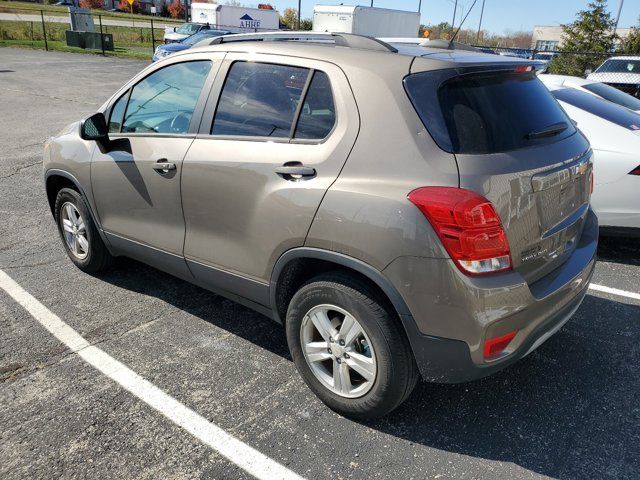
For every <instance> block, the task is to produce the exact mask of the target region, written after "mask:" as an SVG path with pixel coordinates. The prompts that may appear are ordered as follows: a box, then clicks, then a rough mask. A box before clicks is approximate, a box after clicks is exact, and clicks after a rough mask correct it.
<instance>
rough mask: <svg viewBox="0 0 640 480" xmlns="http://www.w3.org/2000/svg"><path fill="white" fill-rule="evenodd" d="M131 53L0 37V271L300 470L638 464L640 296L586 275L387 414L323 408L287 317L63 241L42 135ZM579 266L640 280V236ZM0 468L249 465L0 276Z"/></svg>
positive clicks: (403, 471) (215, 470)
mask: <svg viewBox="0 0 640 480" xmlns="http://www.w3.org/2000/svg"><path fill="white" fill-rule="evenodd" d="M144 65H146V63H145V62H139V61H130V60H121V59H109V58H107V59H105V58H102V57H98V56H93V55H74V54H63V53H52V52H49V53H47V52H43V51H29V50H18V49H8V48H1V49H0V145H1V146H2V149H1V150H0V167H1V170H0V270H1V271H3V272H5V273H6V275H8V276H10V277H11V278H12V279H13V280H14V281H15V282H17V283H18V284H19V285H20V286H21V287H22V288H23V289H24V290H26V291H27V292H29V293H30V294H31V295H33V297H35V299H37V300H38V301H39V302H41V303H42V304H43V305H44V306H46V308H47V309H49V310H50V311H51V312H53V313H54V314H55V315H57V316H58V317H59V318H60V319H61V320H63V321H64V322H66V323H67V324H68V325H70V326H71V327H72V328H73V329H74V330H75V331H76V332H78V333H79V334H80V335H82V336H83V337H84V338H85V339H86V340H87V341H88V342H90V343H91V344H92V345H95V346H97V347H99V348H100V349H101V350H102V351H104V352H106V353H107V354H108V355H110V356H111V357H113V358H114V359H117V360H118V361H120V362H122V363H123V364H124V365H126V366H127V367H128V368H129V369H131V370H132V371H133V372H135V373H137V374H138V375H140V376H141V377H142V378H144V379H146V380H147V381H149V382H151V383H152V384H153V385H155V386H156V387H158V388H159V389H161V390H162V391H163V392H165V393H166V394H167V395H169V396H170V397H172V398H173V399H175V400H177V401H178V402H180V403H181V404H182V405H184V406H186V407H188V408H189V409H191V410H192V411H194V412H196V413H197V414H199V415H200V417H202V418H203V419H205V420H206V421H207V422H209V423H211V424H213V425H217V426H218V427H220V428H222V429H224V431H226V432H227V433H229V434H231V435H233V436H234V437H235V438H237V439H239V440H241V441H242V442H244V444H246V445H248V446H250V447H253V448H254V449H255V450H257V451H258V452H260V453H261V454H263V455H265V456H267V457H268V458H270V459H271V460H273V461H275V462H277V463H278V464H280V465H282V466H283V467H285V468H286V469H289V470H290V471H291V472H295V473H296V474H298V475H300V476H302V477H305V478H309V479H325V478H357V479H372V478H407V479H410V478H415V479H422V478H505V479H512V478H531V477H539V476H541V477H544V476H548V477H555V478H616V479H618V478H638V477H640V402H639V401H638V398H639V396H640V375H639V374H638V371H639V368H640V300H638V299H637V298H633V297H629V296H624V295H615V294H608V293H604V292H603V291H598V290H591V291H590V293H589V295H588V296H587V297H586V299H585V301H584V303H583V305H582V306H581V307H580V309H579V310H578V312H577V313H576V315H575V317H574V318H573V319H572V320H571V321H570V322H569V323H568V324H567V325H566V326H565V327H564V328H563V329H562V330H561V331H560V332H559V333H558V334H556V335H555V336H554V337H552V338H551V339H550V340H548V341H547V342H546V343H545V344H544V345H543V346H542V347H540V348H539V349H538V350H537V351H535V352H534V353H533V354H531V355H530V356H529V357H527V358H525V359H524V360H523V361H521V362H519V363H517V364H516V365H514V366H512V367H511V368H509V369H507V370H505V371H503V372H501V373H499V374H497V375H495V376H493V377H491V378H487V379H484V380H481V381H477V382H474V383H469V384H463V385H430V384H420V385H419V386H418V387H417V388H416V390H415V391H414V393H413V394H412V396H411V397H410V398H409V400H408V401H407V402H406V403H405V404H404V405H403V406H401V407H400V408H399V409H398V410H396V411H395V412H394V413H393V414H391V415H390V416H388V417H386V418H384V419H382V420H379V421H375V422H370V423H357V422H353V421H351V420H347V419H345V418H342V417H340V416H339V415H337V414H335V413H333V412H332V411H330V410H328V409H327V408H326V407H325V406H324V405H323V404H322V403H321V402H320V401H319V400H318V399H317V398H316V397H315V396H314V395H313V394H312V393H311V392H310V391H309V390H308V389H307V388H306V386H305V385H304V383H303V382H302V380H301V379H300V378H299V376H298V374H297V372H296V370H295V367H294V365H293V363H292V362H291V360H290V358H289V356H288V352H287V346H286V341H285V338H284V332H283V330H282V329H281V328H280V327H279V326H277V325H276V324H274V323H272V322H271V321H269V320H267V319H266V318H265V317H262V316H260V315H258V314H256V313H254V312H252V311H250V310H248V309H246V308H244V307H241V306H239V305H238V304H235V303H233V302H231V301H229V300H226V299H224V298H222V297H219V296H216V295H214V294H212V293H208V292H206V291H204V290H202V289H200V288H198V287H195V286H192V285H190V284H188V283H185V282H183V281H181V280H178V279H175V278H172V277H170V276H168V275H165V274H163V273H161V272H159V271H157V270H155V269H152V268H149V267H146V266H144V265H142V264H139V263H136V262H133V261H126V260H122V261H120V262H119V263H118V265H117V266H116V267H115V268H114V269H112V270H111V271H109V272H108V273H105V274H102V275H100V276H95V277H93V276H89V275H86V274H83V273H81V272H80V271H79V270H77V269H76V268H75V267H74V266H73V265H72V263H71V262H70V261H69V260H68V259H67V257H66V254H65V252H64V250H63V247H62V244H61V243H60V240H59V237H58V234H57V232H56V228H55V225H54V222H53V220H52V218H51V214H50V211H49V207H48V205H47V201H46V198H45V195H44V190H43V182H42V171H41V166H42V165H41V153H42V144H43V142H44V141H45V140H46V138H47V137H48V136H50V135H53V134H55V133H57V132H58V131H59V130H61V129H62V127H64V126H65V125H66V124H67V123H69V122H71V121H73V120H76V119H78V118H80V117H82V116H84V115H87V114H90V113H92V112H94V111H95V110H96V109H97V108H98V107H99V106H100V105H101V104H102V102H103V101H104V100H106V99H107V98H108V97H109V96H110V94H111V93H112V92H113V91H115V89H116V88H117V87H119V86H120V85H121V84H122V83H124V82H125V81H126V80H127V79H129V78H130V77H131V76H133V74H135V73H136V72H137V71H139V70H140V69H141V68H142V67H144ZM599 256H600V261H599V263H598V266H597V268H596V273H595V277H594V283H595V284H597V285H602V286H605V287H609V288H614V289H620V290H623V291H626V292H635V293H640V241H633V240H626V239H617V240H610V239H607V240H604V241H603V242H602V243H601V246H600V248H599ZM0 328H1V329H2V337H1V340H0V405H1V408H0V458H1V459H2V461H1V462H0V477H1V478H3V479H13V478H15V479H23V478H47V479H49V478H54V477H55V478H89V477H91V478H126V479H130V478H206V479H226V478H232V479H235V478H250V477H249V474H248V473H247V472H246V471H245V470H243V469H242V468H240V467H239V466H238V465H236V464H235V463H233V462H231V461H229V460H227V459H226V458H225V457H224V456H222V455H221V454H220V453H219V452H218V451H216V449H214V448H211V446H210V445H207V444H206V443H204V442H202V441H200V440H198V439H197V438H196V437H194V436H192V435H191V434H190V433H188V432H187V431H185V429H184V428H181V427H180V426H178V425H176V423H174V422H173V421H172V420H171V419H170V418H167V416H165V415H162V414H161V413H159V412H158V411H157V410H155V409H153V408H151V407H150V406H149V405H148V404H146V403H145V402H143V401H141V400H140V399H138V398H137V397H135V396H134V395H132V394H131V393H130V392H129V391H127V390H126V389H124V388H122V387H121V386H120V385H119V384H117V383H115V382H114V381H112V380H111V379H110V378H109V377H108V376H105V375H103V374H102V373H100V372H99V371H98V370H96V369H94V368H93V367H92V366H90V365H89V364H88V363H86V362H85V361H84V360H83V359H82V358H81V356H80V355H78V354H77V353H74V352H71V351H69V349H68V348H67V347H65V345H64V344H62V343H61V342H60V341H59V340H58V339H57V338H56V337H54V336H53V335H52V334H51V333H50V332H49V331H47V330H46V329H45V328H44V327H43V326H42V325H41V324H40V323H39V322H38V321H37V320H36V319H35V318H34V317H33V316H32V315H31V314H29V313H28V312H27V310H25V309H24V308H23V307H22V306H21V305H19V304H18V303H16V301H14V299H13V298H12V297H11V296H9V295H8V294H7V293H6V292H5V291H4V290H3V289H0Z"/></svg>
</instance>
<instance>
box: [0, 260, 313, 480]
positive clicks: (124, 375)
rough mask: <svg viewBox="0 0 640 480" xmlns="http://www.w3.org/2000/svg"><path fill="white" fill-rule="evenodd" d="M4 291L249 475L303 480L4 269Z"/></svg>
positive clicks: (94, 364)
mask: <svg viewBox="0 0 640 480" xmlns="http://www.w3.org/2000/svg"><path fill="white" fill-rule="evenodd" d="M0 288H2V289H3V290H4V291H5V292H7V293H8V294H9V295H10V296H11V297H12V298H13V299H14V300H15V301H16V302H18V303H19V304H20V305H21V306H22V307H23V308H24V309H25V310H26V311H27V312H29V313H30V314H31V316H32V317H33V318H35V319H36V320H37V321H38V322H39V323H40V324H41V325H42V326H43V327H45V328H46V329H47V330H48V331H49V332H51V333H52V334H53V335H54V336H55V337H56V338H57V339H58V340H60V341H61V342H62V343H64V344H65V345H66V346H67V347H68V348H69V349H70V350H71V351H73V352H76V353H77V354H78V355H79V356H80V357H81V358H82V359H83V360H84V361H85V362H87V363H88V364H89V365H91V366H92V367H94V368H96V369H98V370H100V371H101V372H102V373H103V374H104V375H106V376H107V377H109V378H110V379H112V380H113V381H115V382H116V383H118V384H119V385H120V386H122V387H123V388H124V389H125V390H127V391H129V392H131V393H132V394H133V395H135V396H136V397H138V398H139V399H140V400H142V401H143V402H144V403H146V404H147V405H149V406H150V407H152V408H154V409H155V410H157V411H158V412H160V413H162V414H163V415H164V416H165V417H167V418H168V419H169V420H171V421H172V422H173V423H175V424H176V425H178V426H179V427H181V428H183V429H184V430H186V431H187V432H189V433H190V434H191V435H193V436H194V437H196V438H197V439H198V440H200V441H201V442H203V443H204V444H206V445H209V446H210V447H211V448H213V449H214V450H215V451H217V452H218V453H220V454H221V455H223V456H224V457H226V458H227V459H228V460H229V461H231V462H233V463H234V464H236V465H237V466H239V467H240V468H242V469H243V470H245V471H246V472H247V473H249V474H251V475H253V476H254V477H256V478H258V479H265V480H267V479H269V480H272V479H283V480H294V479H295V480H302V477H300V476H299V475H297V474H296V473H294V472H292V471H291V470H289V469H287V468H286V467H284V466H283V465H280V464H279V463H278V462H276V461H275V460H272V459H271V458H269V457H267V456H266V455H263V454H262V453H260V452H258V451H257V450H255V449H254V448H252V447H250V446H249V445H247V444H246V443H244V442H242V441H241V440H238V439H237V438H235V437H234V436H233V435H231V434H229V433H227V432H225V431H224V430H223V429H222V428H220V427H218V426H217V425H214V424H213V423H211V422H209V421H207V420H206V419H205V418H203V417H201V416H200V415H198V414H197V413H196V412H194V411H193V410H191V409H190V408H188V407H186V406H185V405H183V404H182V403H180V402H179V401H178V400H176V399H175V398H173V397H171V396H170V395H168V394H166V393H164V392H163V391H162V390H160V389H159V388H158V387H156V386H155V385H153V384H152V383H150V382H148V381H147V380H145V379H144V378H142V377H141V376H140V375H138V374H137V373H135V372H134V371H133V370H131V369H130V368H128V367H127V366H125V365H123V364H122V363H120V362H119V361H117V360H116V359H115V358H113V357H111V356H110V355H108V354H107V353H105V352H104V351H103V350H101V349H99V348H97V347H94V346H92V345H91V344H90V343H89V342H88V341H87V340H86V339H85V338H83V337H82V336H81V335H80V334H79V333H78V332H76V331H75V330H74V329H73V328H71V327H70V326H69V325H67V324H66V323H65V322H64V321H62V320H61V319H60V318H59V317H58V316H57V315H55V314H54V313H53V312H51V310H49V309H48V308H47V307H45V306H44V305H42V304H41V303H40V302H39V301H38V300H37V299H36V298H34V297H33V296H32V295H31V294H30V293H29V292H27V291H26V290H24V289H23V288H22V287H21V286H20V285H18V284H17V283H16V282H15V281H14V280H13V279H12V278H11V277H9V276H8V275H7V274H6V273H5V272H3V271H2V270H0Z"/></svg>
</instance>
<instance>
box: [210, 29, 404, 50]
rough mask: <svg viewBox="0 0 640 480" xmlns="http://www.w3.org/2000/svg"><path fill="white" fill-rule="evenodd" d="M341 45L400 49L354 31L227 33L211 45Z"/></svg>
mask: <svg viewBox="0 0 640 480" xmlns="http://www.w3.org/2000/svg"><path fill="white" fill-rule="evenodd" d="M332 40H333V42H334V43H335V44H336V45H338V46H340V47H349V48H360V49H363V50H375V51H378V52H392V53H397V52H398V50H397V49H396V48H394V47H392V46H391V45H389V44H388V43H385V42H383V41H382V40H378V39H377V38H373V37H367V36H366V35H354V34H352V33H333V32H308V31H302V32H282V31H278V32H263V33H240V34H235V35H225V36H222V37H216V38H214V39H213V40H211V42H210V43H209V45H219V44H221V43H233V42H279V41H309V42H313V41H320V42H327V41H332Z"/></svg>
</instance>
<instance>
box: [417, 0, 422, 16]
mask: <svg viewBox="0 0 640 480" xmlns="http://www.w3.org/2000/svg"><path fill="white" fill-rule="evenodd" d="M418 13H422V0H418Z"/></svg>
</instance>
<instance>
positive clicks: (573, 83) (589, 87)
mask: <svg viewBox="0 0 640 480" xmlns="http://www.w3.org/2000/svg"><path fill="white" fill-rule="evenodd" d="M538 78H539V79H540V80H542V83H544V84H545V85H556V86H557V87H567V88H575V89H576V90H580V91H582V92H586V93H590V94H591V95H596V96H598V97H601V98H604V99H605V100H609V101H610V102H613V103H617V104H618V105H622V106H623V107H627V108H629V109H631V110H634V111H636V112H638V113H640V99H638V98H636V97H632V96H631V95H629V94H628V93H624V92H623V91H621V90H618V89H617V88H614V87H612V86H611V85H607V84H606V83H602V82H596V81H595V80H589V79H586V78H581V77H571V76H569V75H540V76H539V77H538Z"/></svg>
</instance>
